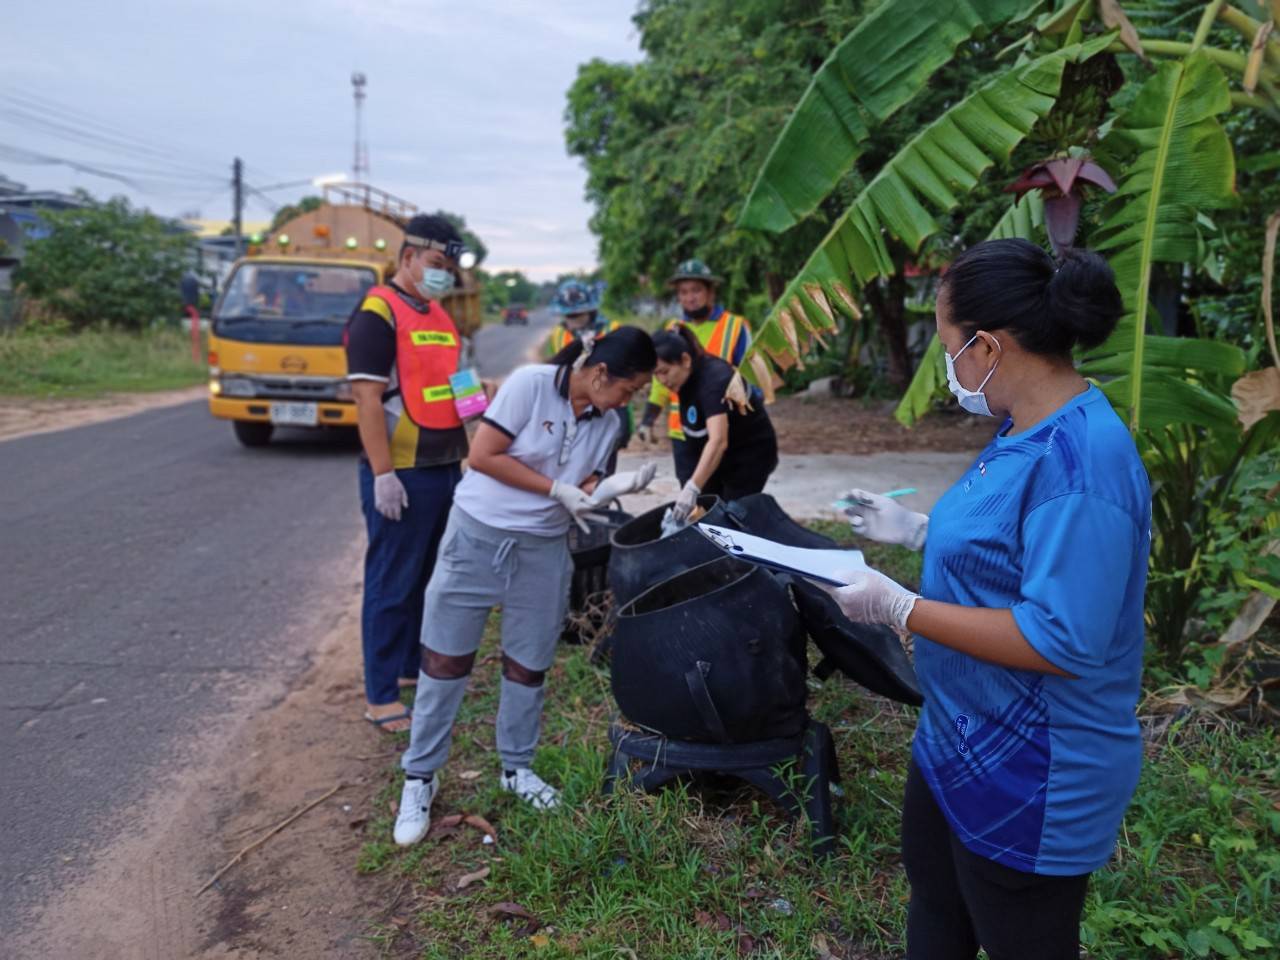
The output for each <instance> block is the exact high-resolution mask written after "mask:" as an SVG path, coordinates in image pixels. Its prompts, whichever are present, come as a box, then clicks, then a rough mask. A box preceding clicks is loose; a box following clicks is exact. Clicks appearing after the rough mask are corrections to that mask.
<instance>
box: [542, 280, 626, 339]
mask: <svg viewBox="0 0 1280 960" xmlns="http://www.w3.org/2000/svg"><path fill="white" fill-rule="evenodd" d="M551 309H552V310H554V311H555V312H556V313H558V314H559V315H560V323H559V324H557V326H556V328H555V329H554V330H552V331H551V336H549V337H548V338H547V343H546V348H545V352H546V355H547V356H548V357H554V356H555V355H556V354H558V353H559V352H560V351H561V350H563V349H564V348H565V347H567V346H568V345H569V344H570V343H572V342H573V341H574V340H576V339H579V338H580V337H581V336H582V335H583V334H584V333H587V332H590V333H591V334H592V335H593V336H596V337H599V336H603V335H604V334H606V333H608V332H609V331H611V330H616V329H618V327H619V326H620V324H618V323H610V322H609V321H608V320H606V319H604V317H602V316H601V315H600V300H599V298H598V297H597V296H596V291H595V288H594V287H593V286H589V285H587V284H586V283H583V282H582V281H581V280H566V281H565V282H564V283H562V284H560V289H559V290H557V291H556V295H555V296H554V297H552V298H551Z"/></svg>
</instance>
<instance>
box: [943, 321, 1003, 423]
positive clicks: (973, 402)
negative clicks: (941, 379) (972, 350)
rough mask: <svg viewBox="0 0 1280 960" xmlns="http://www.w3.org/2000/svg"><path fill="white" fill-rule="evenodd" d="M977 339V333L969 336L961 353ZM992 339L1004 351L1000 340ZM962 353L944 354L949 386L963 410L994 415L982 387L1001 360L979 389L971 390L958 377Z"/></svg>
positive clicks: (988, 415)
mask: <svg viewBox="0 0 1280 960" xmlns="http://www.w3.org/2000/svg"><path fill="white" fill-rule="evenodd" d="M977 339H978V335H977V334H976V333H975V334H974V335H973V336H972V337H970V338H969V342H968V343H966V344H965V345H964V346H963V347H961V348H960V353H964V352H965V351H966V350H968V349H969V347H971V346H972V345H973V341H975V340H977ZM991 339H992V341H993V342H994V343H995V345H996V349H997V350H1000V351H1001V352H1003V350H1004V348H1003V347H1001V346H1000V341H999V340H996V338H995V337H992V338H991ZM960 353H957V354H956V355H955V356H954V357H953V356H951V354H949V353H947V354H944V355H943V356H945V357H946V361H947V386H948V387H949V388H950V389H951V393H952V395H953V396H955V398H956V400H958V401H959V402H960V409H961V410H967V411H968V412H969V413H973V414H977V415H978V416H980V417H990V416H994V414H992V412H991V407H989V406H988V405H987V395H986V394H985V393H983V392H982V388H983V387H985V386H986V385H987V381H988V380H990V379H991V375H992V374H993V373H995V372H996V367H998V366H1000V360H999V359H997V360H996V362H995V366H993V367H992V368H991V369H990V370H988V371H987V375H986V376H985V377H983V378H982V382H981V383H980V384H978V389H977V390H970V389H968V388H967V387H965V386H962V385H961V383H960V381H959V380H957V379H956V361H957V360H959V359H960Z"/></svg>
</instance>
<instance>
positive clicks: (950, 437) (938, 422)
mask: <svg viewBox="0 0 1280 960" xmlns="http://www.w3.org/2000/svg"><path fill="white" fill-rule="evenodd" d="M896 406H897V403H896V401H894V402H887V403H883V404H880V405H878V406H876V405H868V404H866V403H865V402H864V401H862V400H848V399H844V398H841V397H811V396H807V395H799V396H790V397H782V398H780V399H779V400H778V402H777V403H774V404H772V405H770V407H769V417H770V418H771V419H772V420H773V428H774V430H775V431H776V432H777V434H778V452H779V453H781V454H783V455H786V454H800V453H852V454H864V453H890V452H891V453H910V452H919V451H930V452H933V453H968V452H973V451H977V450H981V449H982V448H983V447H984V446H985V445H986V443H987V441H988V440H990V439H991V437H992V435H993V434H994V433H995V431H996V429H997V427H998V426H999V424H997V423H996V421H995V420H992V419H989V418H987V417H974V416H971V415H969V414H966V413H964V412H962V411H960V410H956V409H954V408H948V409H945V410H938V411H935V412H933V413H931V414H929V415H928V416H927V417H925V418H924V419H923V420H921V421H920V422H919V423H917V424H916V425H915V426H914V427H912V428H911V429H909V430H908V429H907V428H906V427H904V426H903V425H902V424H900V423H898V421H897V420H895V419H893V410H894V408H895V407H896Z"/></svg>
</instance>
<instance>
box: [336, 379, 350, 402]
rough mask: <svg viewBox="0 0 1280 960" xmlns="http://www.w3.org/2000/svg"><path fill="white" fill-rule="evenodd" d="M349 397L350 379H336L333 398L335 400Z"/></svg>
mask: <svg viewBox="0 0 1280 960" xmlns="http://www.w3.org/2000/svg"><path fill="white" fill-rule="evenodd" d="M351 397H352V393H351V381H350V380H339V381H338V385H337V386H336V387H334V388H333V399H335V400H350V399H351Z"/></svg>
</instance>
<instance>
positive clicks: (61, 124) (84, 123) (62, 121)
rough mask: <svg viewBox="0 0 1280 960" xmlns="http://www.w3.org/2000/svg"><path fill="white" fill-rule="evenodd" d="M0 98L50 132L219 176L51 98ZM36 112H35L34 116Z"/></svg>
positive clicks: (18, 93) (15, 93)
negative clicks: (148, 155) (146, 155)
mask: <svg viewBox="0 0 1280 960" xmlns="http://www.w3.org/2000/svg"><path fill="white" fill-rule="evenodd" d="M0 99H3V100H5V101H8V103H9V104H10V105H11V108H10V109H12V108H17V110H19V111H21V112H22V119H23V120H24V121H25V122H28V123H34V124H36V125H40V126H44V127H45V128H46V129H48V130H49V131H50V132H52V133H54V134H55V135H58V136H63V137H64V138H68V139H74V138H79V140H80V142H82V143H83V142H84V141H86V140H93V141H96V144H97V145H100V146H105V147H108V148H110V149H114V150H117V151H124V152H132V153H133V154H137V153H146V154H150V155H151V158H149V159H154V160H159V161H162V162H164V163H167V164H172V165H173V166H174V167H175V168H176V169H181V170H183V171H184V172H189V173H191V174H193V175H200V176H205V177H209V178H219V179H220V177H219V176H218V175H217V174H215V173H214V170H213V169H212V168H209V167H206V166H203V165H196V164H193V163H192V162H191V161H190V160H189V158H188V156H184V155H183V154H182V153H180V152H178V151H176V150H175V149H174V148H173V147H172V146H168V145H162V144H157V143H154V142H152V141H149V140H147V139H145V138H142V137H139V136H137V135H136V134H133V133H131V132H129V131H126V130H122V129H120V128H118V127H114V126H112V125H110V124H106V123H103V122H102V121H101V120H99V119H98V118H96V117H94V116H91V115H89V114H86V113H84V112H83V111H81V110H77V109H75V108H73V107H69V106H67V105H65V104H62V103H59V102H58V101H56V100H53V99H51V98H49V97H46V96H42V95H40V94H35V93H31V92H29V91H24V90H22V89H17V90H9V91H6V92H4V93H0ZM33 111H36V112H34V113H33Z"/></svg>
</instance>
